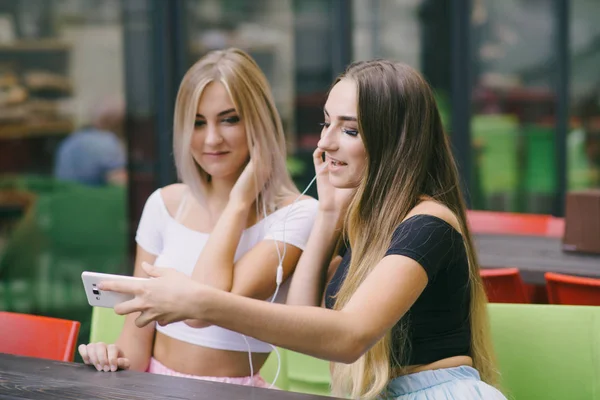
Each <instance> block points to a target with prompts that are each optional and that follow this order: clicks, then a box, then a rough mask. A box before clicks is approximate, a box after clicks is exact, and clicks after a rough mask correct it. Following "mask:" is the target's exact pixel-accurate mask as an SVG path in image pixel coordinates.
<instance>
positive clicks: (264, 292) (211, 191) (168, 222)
mask: <svg viewBox="0 0 600 400" xmlns="http://www.w3.org/2000/svg"><path fill="white" fill-rule="evenodd" d="M174 119H175V121H174V139H173V149H174V154H175V161H176V165H177V170H178V173H179V176H180V178H181V181H182V182H183V183H182V184H175V185H170V186H167V187H164V188H162V189H159V190H157V191H155V192H154V193H153V194H152V195H151V196H150V197H149V198H148V200H147V202H146V205H145V207H144V211H143V214H142V217H141V220H140V224H139V227H138V230H137V235H136V241H137V244H138V246H137V255H136V262H135V272H134V275H136V276H147V275H146V274H145V273H144V271H143V270H142V266H141V265H142V263H143V262H146V263H151V264H155V265H162V266H172V267H176V268H177V269H178V270H179V271H180V272H181V273H183V274H185V275H186V276H191V277H192V278H193V279H194V280H196V281H197V282H201V283H203V284H206V285H208V286H210V287H213V288H215V289H218V290H221V291H224V292H230V293H234V294H237V295H241V296H246V297H250V298H255V299H259V300H261V301H264V300H266V299H270V300H273V299H272V298H271V297H272V295H273V294H274V291H275V290H276V288H277V289H279V288H278V287H277V286H276V275H277V269H278V267H279V266H280V270H281V271H280V272H279V273H280V275H281V280H282V281H284V283H283V285H282V286H281V290H279V291H278V293H277V298H276V299H274V300H275V301H285V297H286V292H287V288H288V286H289V285H288V284H287V282H286V279H287V278H288V277H289V276H290V275H291V274H292V272H293V270H294V268H295V266H296V263H297V261H298V259H299V257H300V254H301V253H302V249H303V248H304V247H305V245H306V241H307V240H308V236H309V234H310V230H311V227H312V224H313V222H314V218H315V216H316V213H317V201H316V200H314V199H311V198H303V197H302V198H301V197H299V192H298V190H297V189H296V187H295V186H294V184H293V182H292V180H291V178H290V176H289V175H288V173H287V169H286V164H285V157H286V153H285V151H286V150H285V143H284V141H285V139H284V134H283V129H282V126H281V121H280V118H279V115H278V113H277V110H276V108H275V105H274V101H273V98H272V95H271V91H270V88H269V85H268V83H267V80H266V78H265V77H264V75H263V74H262V72H261V71H260V69H259V67H258V66H257V64H256V63H255V62H254V60H252V58H251V57H250V56H249V55H247V54H246V53H244V52H243V51H241V50H238V49H229V50H223V51H215V52H212V53H210V54H208V55H206V56H205V57H204V58H202V59H201V60H199V61H198V62H197V63H196V64H194V65H193V66H192V67H191V68H190V69H189V70H188V72H187V73H186V75H185V77H184V78H183V81H182V82H181V86H180V88H179V93H178V96H177V102H176V105H175V116H174ZM284 225H285V226H284ZM284 227H285V232H284ZM284 242H285V245H284ZM281 261H282V262H281ZM171 289H173V290H178V289H177V288H176V287H173V288H171ZM134 321H135V317H134V316H128V317H127V319H126V322H125V326H124V328H123V331H122V332H121V335H120V337H119V339H118V340H117V342H116V343H114V344H109V345H107V344H104V343H91V344H88V345H87V346H86V345H81V346H80V347H79V352H80V354H81V356H82V358H83V360H84V362H85V363H86V364H92V365H94V366H95V367H96V368H97V369H98V371H105V372H108V371H113V372H114V371H117V370H118V369H133V370H138V371H148V372H152V373H158V374H166V375H175V376H185V377H191V378H199V379H206V380H214V381H220V382H230V383H237V384H243V385H254V386H267V384H266V383H265V382H264V381H263V380H262V378H261V377H260V376H259V375H258V371H259V370H260V368H261V366H262V365H263V363H264V362H265V360H266V359H267V357H268V355H269V353H270V351H271V350H272V346H271V345H269V344H267V343H264V342H261V341H259V340H256V339H253V338H250V337H247V338H246V337H244V336H243V335H240V334H237V333H234V332H231V331H228V330H226V329H223V328H220V327H217V326H204V327H203V328H200V329H195V328H193V327H191V326H188V325H186V324H185V323H183V322H179V323H173V324H169V325H165V326H156V325H155V324H152V325H147V326H145V327H143V328H138V327H136V326H135V323H134ZM248 350H250V352H251V357H250V358H251V361H249V355H248ZM251 371H252V372H253V373H254V376H252V374H251Z"/></svg>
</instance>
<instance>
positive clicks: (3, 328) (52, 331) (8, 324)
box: [0, 312, 80, 361]
mask: <svg viewBox="0 0 600 400" xmlns="http://www.w3.org/2000/svg"><path fill="white" fill-rule="evenodd" d="M79 326H80V323H79V322H77V321H69V320H66V319H58V318H49V317H41V316H37V315H29V314H17V313H12V312H0V353H8V354H16V355H21V356H28V357H37V358H48V359H51V360H57V361H73V357H74V356H75V346H76V344H77V335H78V334H79Z"/></svg>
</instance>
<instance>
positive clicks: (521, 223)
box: [467, 210, 564, 237]
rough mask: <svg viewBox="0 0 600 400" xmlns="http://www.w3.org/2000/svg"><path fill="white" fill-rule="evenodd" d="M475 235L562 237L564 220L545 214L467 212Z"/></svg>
mask: <svg viewBox="0 0 600 400" xmlns="http://www.w3.org/2000/svg"><path fill="white" fill-rule="evenodd" d="M467 222H468V224H469V229H470V230H471V232H473V233H479V234H497V235H529V236H547V237H562V235H563V233H564V220H563V219H562V218H555V217H552V216H551V215H544V214H519V213H508V212H496V211H477V210H468V211H467Z"/></svg>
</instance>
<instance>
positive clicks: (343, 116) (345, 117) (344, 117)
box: [323, 108, 358, 122]
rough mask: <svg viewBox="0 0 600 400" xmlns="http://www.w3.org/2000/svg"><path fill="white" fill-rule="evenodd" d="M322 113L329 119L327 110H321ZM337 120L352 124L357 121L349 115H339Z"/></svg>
mask: <svg viewBox="0 0 600 400" xmlns="http://www.w3.org/2000/svg"><path fill="white" fill-rule="evenodd" d="M323 112H324V113H325V115H327V116H328V117H329V113H328V112H327V110H326V109H325V108H323ZM337 119H339V120H340V121H353V122H357V121H358V120H357V119H356V117H351V116H349V115H340V116H339V117H337Z"/></svg>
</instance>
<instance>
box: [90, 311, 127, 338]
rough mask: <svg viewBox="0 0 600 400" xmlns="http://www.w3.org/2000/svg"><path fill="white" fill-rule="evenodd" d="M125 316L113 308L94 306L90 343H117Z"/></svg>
mask: <svg viewBox="0 0 600 400" xmlns="http://www.w3.org/2000/svg"><path fill="white" fill-rule="evenodd" d="M124 323H125V317H124V316H123V315H117V314H115V312H114V310H113V309H112V308H103V307H92V322H91V325H90V343H96V342H104V343H115V342H116V341H117V339H118V338H119V335H120V334H121V330H122V329H123V324H124Z"/></svg>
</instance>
